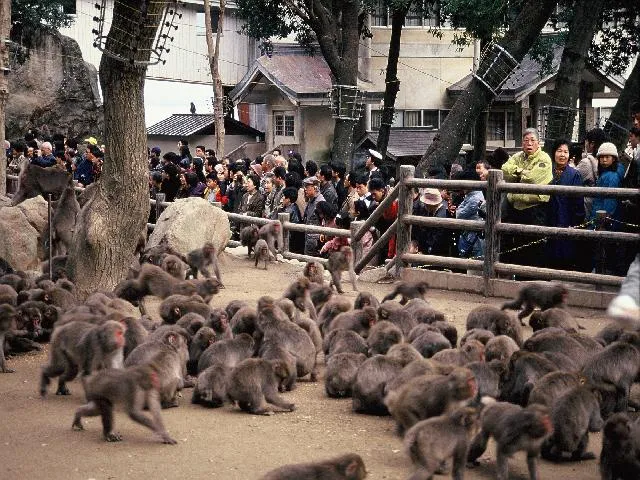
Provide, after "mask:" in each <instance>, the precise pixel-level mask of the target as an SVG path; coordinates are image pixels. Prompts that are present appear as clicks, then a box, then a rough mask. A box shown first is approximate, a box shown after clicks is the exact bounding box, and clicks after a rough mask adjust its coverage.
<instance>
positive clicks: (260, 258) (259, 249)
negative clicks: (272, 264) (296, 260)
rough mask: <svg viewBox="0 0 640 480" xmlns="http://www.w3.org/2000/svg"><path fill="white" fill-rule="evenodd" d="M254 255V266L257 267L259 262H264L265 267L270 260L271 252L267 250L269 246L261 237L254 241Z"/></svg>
mask: <svg viewBox="0 0 640 480" xmlns="http://www.w3.org/2000/svg"><path fill="white" fill-rule="evenodd" d="M254 256H255V258H256V264H255V267H256V268H258V263H259V262H264V269H265V270H266V269H267V263H269V261H270V260H271V253H270V252H269V246H268V245H267V242H266V241H265V240H263V239H262V238H260V239H258V241H257V242H256V246H255V250H254Z"/></svg>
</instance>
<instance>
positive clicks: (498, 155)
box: [487, 147, 509, 170]
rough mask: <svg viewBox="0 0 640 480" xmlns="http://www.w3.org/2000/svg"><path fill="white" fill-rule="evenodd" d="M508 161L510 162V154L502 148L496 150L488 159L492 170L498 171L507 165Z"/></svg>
mask: <svg viewBox="0 0 640 480" xmlns="http://www.w3.org/2000/svg"><path fill="white" fill-rule="evenodd" d="M508 160H509V154H508V153H507V151H506V150H505V149H504V148H502V147H498V148H496V149H495V150H494V151H493V153H491V155H489V156H488V157H487V162H489V165H491V168H495V169H498V170H499V169H501V168H502V166H503V165H504V164H505V163H507V161H508Z"/></svg>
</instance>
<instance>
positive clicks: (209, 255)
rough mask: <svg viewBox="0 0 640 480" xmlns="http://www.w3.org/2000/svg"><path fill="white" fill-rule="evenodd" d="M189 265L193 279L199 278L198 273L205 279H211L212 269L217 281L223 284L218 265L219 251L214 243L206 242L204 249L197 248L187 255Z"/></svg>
mask: <svg viewBox="0 0 640 480" xmlns="http://www.w3.org/2000/svg"><path fill="white" fill-rule="evenodd" d="M187 263H188V264H189V267H191V272H190V275H191V276H193V278H198V272H200V273H201V274H202V276H203V277H205V278H211V272H210V271H209V269H212V270H213V273H214V275H215V277H216V279H218V281H219V282H220V283H221V284H222V276H221V275H220V267H219V265H218V251H217V249H216V247H215V245H213V243H211V242H206V243H205V244H204V245H203V246H202V248H197V249H195V250H192V251H190V252H189V253H187Z"/></svg>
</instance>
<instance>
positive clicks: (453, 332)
mask: <svg viewBox="0 0 640 480" xmlns="http://www.w3.org/2000/svg"><path fill="white" fill-rule="evenodd" d="M427 326H428V327H429V328H430V329H431V330H433V331H438V332H440V333H441V334H442V335H444V337H445V338H446V339H447V340H449V342H451V346H452V347H453V346H455V345H457V344H458V329H457V328H456V326H455V325H454V324H453V323H449V322H447V321H442V320H438V321H436V322H433V323H429V324H427ZM414 328H415V327H414ZM412 330H413V329H412ZM409 333H411V332H409Z"/></svg>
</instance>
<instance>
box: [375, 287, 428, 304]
mask: <svg viewBox="0 0 640 480" xmlns="http://www.w3.org/2000/svg"><path fill="white" fill-rule="evenodd" d="M428 288H429V284H428V283H427V282H402V283H400V284H398V285H396V287H395V288H394V289H393V291H392V292H391V293H390V294H389V295H387V296H386V297H384V298H383V299H382V302H386V301H388V300H393V299H394V298H396V297H397V296H398V295H400V296H401V297H402V298H401V299H400V304H402V305H404V304H405V303H407V302H408V301H409V300H411V299H412V298H421V299H423V300H424V296H425V294H426V293H427V289H428Z"/></svg>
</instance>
